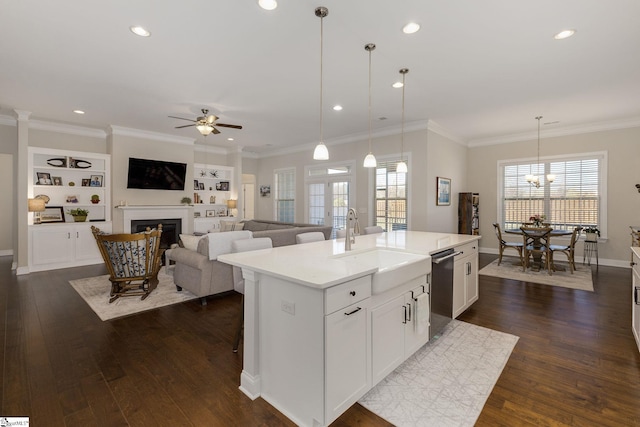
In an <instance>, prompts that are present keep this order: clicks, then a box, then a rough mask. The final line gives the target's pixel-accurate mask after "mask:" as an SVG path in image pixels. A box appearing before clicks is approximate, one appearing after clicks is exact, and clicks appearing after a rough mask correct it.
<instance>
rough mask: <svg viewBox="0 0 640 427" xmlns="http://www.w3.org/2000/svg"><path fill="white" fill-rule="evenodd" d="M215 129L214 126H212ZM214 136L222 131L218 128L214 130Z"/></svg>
mask: <svg viewBox="0 0 640 427" xmlns="http://www.w3.org/2000/svg"><path fill="white" fill-rule="evenodd" d="M212 127H213V126H212ZM211 133H212V134H214V135H217V134H219V133H220V131H219V130H218V129H216V128H213V131H211Z"/></svg>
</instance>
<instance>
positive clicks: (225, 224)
mask: <svg viewBox="0 0 640 427" xmlns="http://www.w3.org/2000/svg"><path fill="white" fill-rule="evenodd" d="M243 228H244V224H243V223H242V222H235V221H224V220H220V231H221V232H222V231H240V230H242V229H243Z"/></svg>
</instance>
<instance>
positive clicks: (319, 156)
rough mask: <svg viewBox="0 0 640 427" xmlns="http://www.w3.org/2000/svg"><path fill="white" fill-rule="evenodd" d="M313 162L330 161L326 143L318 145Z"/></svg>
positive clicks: (314, 151)
mask: <svg viewBox="0 0 640 427" xmlns="http://www.w3.org/2000/svg"><path fill="white" fill-rule="evenodd" d="M313 160H329V150H327V146H326V145H324V142H320V143H319V144H318V145H316V149H315V150H313Z"/></svg>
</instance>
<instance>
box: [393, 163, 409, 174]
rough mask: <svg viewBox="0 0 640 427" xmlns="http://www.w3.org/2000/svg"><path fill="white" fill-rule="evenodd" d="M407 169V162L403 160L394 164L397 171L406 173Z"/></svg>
mask: <svg viewBox="0 0 640 427" xmlns="http://www.w3.org/2000/svg"><path fill="white" fill-rule="evenodd" d="M408 171H409V169H408V168H407V164H406V163H405V162H404V161H400V162H398V164H397V165H396V172H397V173H407V172H408Z"/></svg>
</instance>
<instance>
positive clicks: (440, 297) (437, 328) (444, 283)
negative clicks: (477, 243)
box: [429, 249, 462, 340]
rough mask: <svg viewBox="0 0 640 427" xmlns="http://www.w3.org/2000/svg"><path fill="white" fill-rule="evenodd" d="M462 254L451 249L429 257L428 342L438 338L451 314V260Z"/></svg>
mask: <svg viewBox="0 0 640 427" xmlns="http://www.w3.org/2000/svg"><path fill="white" fill-rule="evenodd" d="M460 254H462V252H459V251H458V252H456V251H455V250H453V249H447V250H446V251H442V252H437V253H435V254H432V255H431V263H432V267H431V284H430V289H429V291H430V292H429V296H430V298H431V322H430V323H431V326H430V328H429V340H431V339H432V338H433V337H436V336H439V335H440V333H441V332H442V329H444V327H445V326H447V323H449V322H450V321H451V318H452V317H451V316H452V313H453V259H454V258H455V257H456V256H457V255H460Z"/></svg>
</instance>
